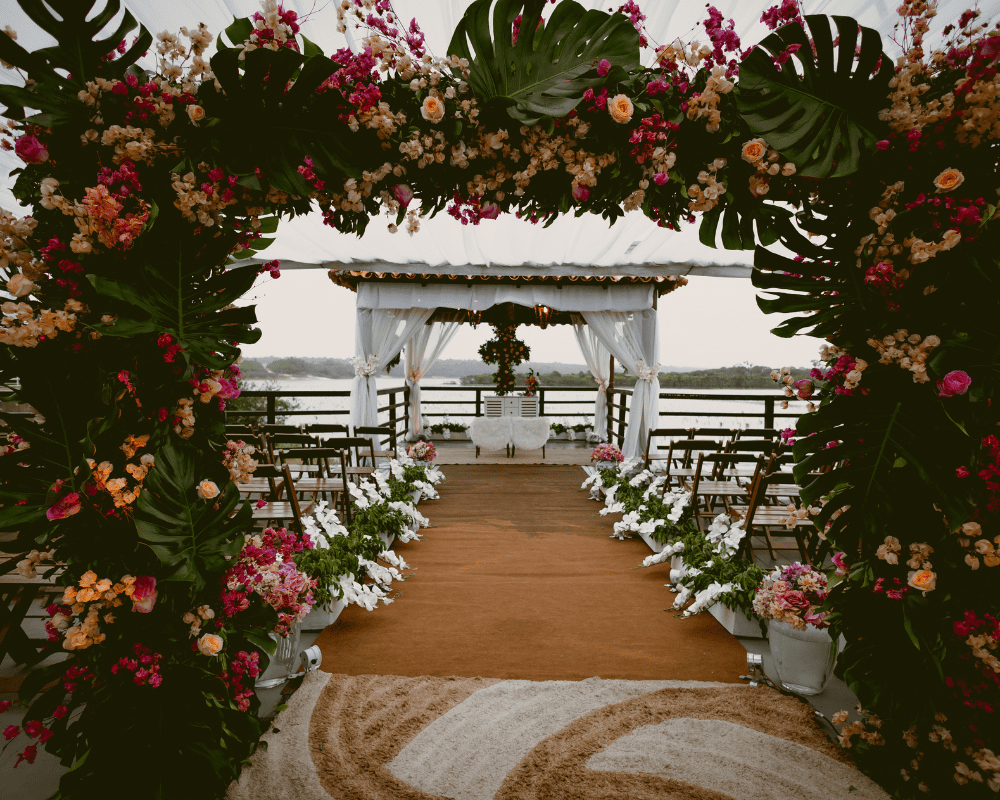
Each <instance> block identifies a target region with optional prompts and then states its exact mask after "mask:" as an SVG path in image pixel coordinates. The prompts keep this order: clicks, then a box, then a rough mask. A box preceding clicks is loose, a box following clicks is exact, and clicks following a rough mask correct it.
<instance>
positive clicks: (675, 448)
mask: <svg viewBox="0 0 1000 800" xmlns="http://www.w3.org/2000/svg"><path fill="white" fill-rule="evenodd" d="M700 451H707V452H709V453H721V452H722V442H715V441H711V440H709V439H679V440H675V441H673V442H671V443H670V449H669V450H668V451H667V474H668V475H669V474H670V472H669V470H670V467H671V466H673V465H674V463H675V461H680V466H681V467H689V466H690V465H691V461H692V459H693V458H694V454H695V453H697V452H700Z"/></svg>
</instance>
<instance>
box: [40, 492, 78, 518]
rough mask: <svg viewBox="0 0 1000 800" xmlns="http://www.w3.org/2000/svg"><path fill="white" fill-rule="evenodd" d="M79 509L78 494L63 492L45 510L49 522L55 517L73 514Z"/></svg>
mask: <svg viewBox="0 0 1000 800" xmlns="http://www.w3.org/2000/svg"><path fill="white" fill-rule="evenodd" d="M79 511H80V495H79V494H77V493H76V492H70V493H69V494H64V495H63V496H62V497H60V498H59V499H58V500H56V502H55V504H54V505H53V506H52V507H51V508H50V509H49V510H48V511H46V512H45V516H46V518H47V519H48V520H49V522H54V521H55V520H57V519H66V517H72V516H73V515H74V514H76V513H78V512H79Z"/></svg>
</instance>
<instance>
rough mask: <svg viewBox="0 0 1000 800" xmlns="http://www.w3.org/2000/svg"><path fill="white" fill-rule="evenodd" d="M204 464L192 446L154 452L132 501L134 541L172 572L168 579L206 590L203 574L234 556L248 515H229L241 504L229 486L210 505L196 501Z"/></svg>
mask: <svg viewBox="0 0 1000 800" xmlns="http://www.w3.org/2000/svg"><path fill="white" fill-rule="evenodd" d="M208 460H209V458H208V457H207V456H206V455H205V454H203V453H200V452H199V451H197V450H195V448H193V447H189V446H186V445H181V444H176V443H172V444H169V445H167V446H166V447H164V448H163V449H162V450H160V451H159V452H158V453H157V454H156V466H155V467H154V468H153V469H151V470H150V471H149V475H148V476H147V478H146V481H145V483H144V485H143V491H142V493H141V494H140V495H139V498H138V500H137V501H136V515H135V527H136V532H137V533H138V535H139V538H140V539H141V540H142V541H143V542H145V543H147V544H148V545H149V547H150V549H152V551H153V552H154V553H156V555H157V557H158V558H159V559H160V563H162V564H163V566H164V567H167V568H168V569H172V572H171V573H170V574H169V576H168V577H167V580H173V581H185V582H189V583H191V584H193V586H194V588H195V590H198V589H201V588H203V587H204V586H205V576H206V575H212V574H216V575H217V574H218V573H220V572H222V571H223V570H224V569H225V568H226V560H227V558H228V557H232V556H236V555H238V554H239V552H240V549H241V548H242V545H243V538H242V537H241V536H240V533H242V531H243V530H244V529H245V528H246V527H247V525H248V524H249V522H250V516H251V514H252V512H251V510H250V506H249V504H244V505H243V507H242V508H240V510H239V511H238V512H237V513H235V514H233V515H232V516H230V514H231V513H232V512H233V511H234V510H235V508H236V506H237V505H238V504H239V502H240V491H239V489H238V488H237V487H236V484H234V483H232V482H229V483H227V484H226V486H225V488H224V489H223V491H222V494H221V495H219V497H218V498H217V500H215V501H214V502H213V501H209V500H202V499H200V498H198V496H197V493H196V491H195V486H196V485H197V483H198V479H199V478H200V477H202V476H203V474H204V472H205V471H207V469H208V468H209V464H208ZM212 466H214V465H212Z"/></svg>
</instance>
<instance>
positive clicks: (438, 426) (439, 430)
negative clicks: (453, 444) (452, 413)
mask: <svg viewBox="0 0 1000 800" xmlns="http://www.w3.org/2000/svg"><path fill="white" fill-rule="evenodd" d="M427 430H429V431H430V432H431V433H432V434H435V435H436V436H442V437H444V438H448V437H447V436H445V425H444V423H443V422H437V423H435V424H434V425H431V426H430V427H429V428H427ZM449 436H450V431H449Z"/></svg>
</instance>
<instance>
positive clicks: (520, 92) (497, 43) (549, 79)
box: [448, 0, 640, 125]
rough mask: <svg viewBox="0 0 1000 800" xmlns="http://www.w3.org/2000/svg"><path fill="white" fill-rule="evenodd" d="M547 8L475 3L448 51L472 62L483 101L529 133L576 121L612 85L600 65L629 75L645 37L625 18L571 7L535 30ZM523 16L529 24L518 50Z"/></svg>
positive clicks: (539, 0) (531, 3) (530, 0)
mask: <svg viewBox="0 0 1000 800" xmlns="http://www.w3.org/2000/svg"><path fill="white" fill-rule="evenodd" d="M494 2H496V6H495V7H494V8H493V31H492V34H491V32H490V9H491V7H492V6H493V3H494ZM544 7H545V0H476V2H475V3H473V4H472V5H471V6H469V8H468V9H466V12H465V16H463V17H462V21H461V22H459V24H458V27H457V28H456V29H455V33H454V35H453V36H452V39H451V44H450V45H449V46H448V53H449V55H458V56H461V57H463V58H467V59H468V60H469V83H470V85H471V86H472V88H473V91H474V92H475V94H476V97H477V98H478V99H479V100H480V101H481V102H484V103H487V104H489V103H490V102H491V101H492V102H493V103H494V104H499V105H504V106H507V107H508V108H507V113H508V114H510V116H511V117H513V118H514V119H516V120H518V121H520V122H522V123H524V124H526V125H533V124H535V123H536V122H538V121H539V120H541V119H542V118H543V117H561V116H563V115H565V114H567V113H569V112H570V111H571V110H573V109H574V108H576V106H577V105H578V104H579V103H580V101H581V100H582V99H583V93H584V92H585V91H586V90H587V89H594V88H598V87H600V86H602V85H604V84H605V83H606V82H607V78H606V77H601V76H600V75H598V74H597V72H596V71H595V69H594V68H595V66H596V65H597V63H598V62H599V61H600V60H601V59H607V60H608V61H609V62H610V63H611V65H612V66H613V67H621V68H622V69H623V70H632V69H637V68H638V67H639V66H640V64H639V34H638V32H637V31H636V30H635V28H633V27H632V23H631V22H629V20H628V19H627V18H626V17H624V16H623V15H621V14H606V13H605V12H603V11H596V10H591V11H586V10H584V8H583V6H581V5H580V4H579V3H575V2H573V1H572V0H564V2H562V3H559V5H558V6H556V8H555V10H554V11H553V13H552V16H551V18H550V19H549V20H548V21H547V23H546V24H545V25H544V26H543V27H542V28H540V29H538V30H536V29H535V21H536V20H538V18H539V17H540V16H541V14H542V10H543V9H544ZM518 14H521V19H522V23H521V28H520V32H519V34H518V37H517V44H513V43H512V36H511V31H512V25H513V24H514V19H515V18H516V17H517V15H518ZM470 44H471V45H472V50H470V49H469V45H470ZM473 51H475V55H474V56H473Z"/></svg>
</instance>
